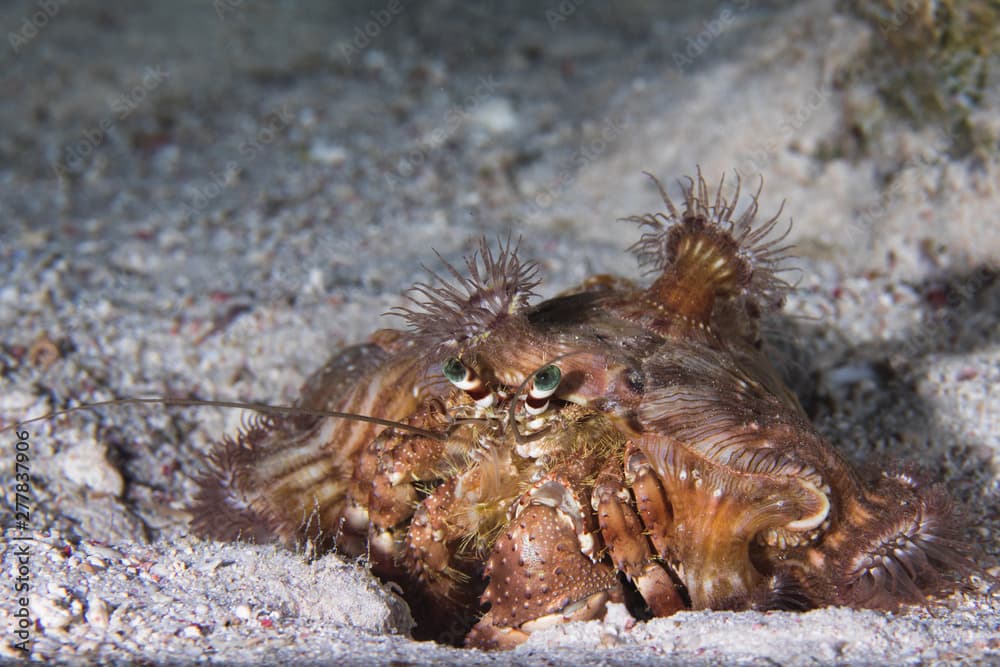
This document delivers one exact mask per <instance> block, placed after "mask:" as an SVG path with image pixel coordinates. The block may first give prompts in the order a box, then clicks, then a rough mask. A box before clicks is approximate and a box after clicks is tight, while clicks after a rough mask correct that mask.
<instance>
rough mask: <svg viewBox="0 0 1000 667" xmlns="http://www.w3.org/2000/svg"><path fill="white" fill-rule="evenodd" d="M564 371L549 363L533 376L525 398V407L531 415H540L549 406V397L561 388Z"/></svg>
mask: <svg viewBox="0 0 1000 667" xmlns="http://www.w3.org/2000/svg"><path fill="white" fill-rule="evenodd" d="M561 380H562V371H560V370H559V367H558V366H555V365H549V366H546V367H545V368H543V369H542V370H540V371H538V372H537V373H535V375H534V377H532V378H531V387H529V388H528V396H527V397H526V398H525V399H524V409H525V410H526V411H527V412H528V414H530V415H540V414H542V413H543V412H545V411H546V410H547V409H548V407H549V397H550V396H552V394H554V393H555V391H556V389H558V388H559V382H560V381H561Z"/></svg>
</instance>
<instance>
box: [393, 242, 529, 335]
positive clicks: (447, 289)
mask: <svg viewBox="0 0 1000 667" xmlns="http://www.w3.org/2000/svg"><path fill="white" fill-rule="evenodd" d="M439 257H440V255H439ZM444 264H445V268H446V269H447V271H448V273H449V274H451V278H450V279H449V278H446V277H443V276H441V275H438V274H437V273H434V272H433V271H430V274H431V275H432V276H433V277H434V282H433V283H417V284H416V285H414V286H413V288H412V289H411V290H410V292H409V294H407V298H408V299H409V300H410V303H411V304H412V305H411V306H408V307H402V308H394V309H393V310H392V311H390V312H392V313H393V314H395V315H399V316H401V317H403V318H404V319H405V320H406V322H407V324H409V326H410V330H411V332H412V335H413V337H414V339H415V340H416V341H417V342H418V343H419V344H420V345H421V346H423V347H426V348H429V349H430V352H431V354H437V353H441V352H444V353H446V354H447V353H448V351H450V350H454V349H455V348H457V347H459V346H461V345H463V344H465V343H467V342H470V341H471V342H475V341H477V340H480V339H484V338H485V337H487V336H489V335H491V334H495V332H496V331H497V328H498V327H499V326H500V325H501V324H502V323H503V322H504V321H505V320H507V319H509V318H511V317H514V316H516V315H517V313H518V311H520V310H521V309H522V308H524V307H525V306H526V305H527V304H528V299H529V298H530V297H531V296H533V295H534V293H533V292H532V290H533V289H534V288H535V287H536V286H537V285H538V280H537V279H536V277H535V275H536V273H537V267H536V266H535V265H534V264H533V263H530V262H522V261H521V259H520V258H519V257H518V256H517V246H514V245H512V244H511V241H510V240H509V239H508V240H507V242H506V243H503V242H500V243H499V244H498V247H497V250H496V251H494V250H493V249H491V248H490V246H489V244H487V242H486V239H482V240H481V241H480V243H479V249H478V251H477V252H474V253H473V254H472V255H471V256H468V257H466V258H465V266H464V267H461V268H459V267H455V266H452V265H451V264H448V263H447V262H445V263H444Z"/></svg>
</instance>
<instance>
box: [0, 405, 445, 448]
mask: <svg viewBox="0 0 1000 667" xmlns="http://www.w3.org/2000/svg"><path fill="white" fill-rule="evenodd" d="M143 403H155V404H159V405H172V406H179V407H197V406H203V405H207V406H212V407H217V408H242V409H244V410H253V411H254V412H260V413H263V414H269V415H293V416H294V415H306V416H311V417H333V418H335V419H353V420H355V421H359V422H367V423H369V424H378V425H379V426H385V427H388V428H393V429H396V430H399V431H408V432H410V433H415V434H417V435H422V436H423V437H425V438H431V439H433V440H447V439H448V434H447V433H442V432H434V431H428V430H427V429H423V428H419V427H417V426H411V425H410V424H403V423H401V422H395V421H392V420H391V419H381V418H379V417H369V416H368V415H358V414H354V413H353V412H339V411H337V410H313V409H310V408H299V407H291V406H283V405H267V404H266V403H240V402H239V401H215V400H202V399H196V398H163V397H159V396H157V397H149V398H146V397H130V398H116V399H112V400H108V401H98V402H96V403H87V404H86V405H76V406H73V407H71V408H64V409H62V410H56V411H54V412H50V413H48V414H46V415H42V416H41V417H32V418H31V419H25V420H22V421H19V422H15V423H13V424H11V425H9V426H4V427H3V428H0V433H4V432H6V431H10V430H13V429H16V428H19V427H21V426H24V425H26V424H32V423H34V422H40V421H46V420H48V419H53V418H55V417H59V416H62V415H66V414H70V413H72V412H79V411H81V410H94V409H97V408H103V407H108V406H111V405H128V404H133V405H134V404H143Z"/></svg>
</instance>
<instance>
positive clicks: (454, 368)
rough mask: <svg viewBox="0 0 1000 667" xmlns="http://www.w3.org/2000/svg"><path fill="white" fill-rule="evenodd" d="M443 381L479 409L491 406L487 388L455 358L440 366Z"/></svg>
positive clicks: (489, 393) (490, 397) (491, 401)
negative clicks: (457, 389) (473, 402)
mask: <svg viewBox="0 0 1000 667" xmlns="http://www.w3.org/2000/svg"><path fill="white" fill-rule="evenodd" d="M441 372H442V373H443V374H444V377H445V379H447V380H448V382H450V383H452V384H453V385H455V386H456V387H458V388H459V389H461V390H462V391H464V392H465V393H466V394H468V395H469V396H470V397H471V398H472V400H474V401H475V402H476V405H478V406H479V407H481V408H488V407H490V406H491V405H493V392H491V391H490V390H489V388H487V386H486V384H485V383H484V382H483V381H482V380H481V379H480V377H479V376H478V375H476V372H475V371H474V370H472V369H471V368H469V367H468V366H466V365H465V364H463V363H462V360H461V359H458V358H457V357H450V358H448V359H447V360H445V362H444V364H443V365H442V366H441Z"/></svg>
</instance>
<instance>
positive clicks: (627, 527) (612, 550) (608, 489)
mask: <svg viewBox="0 0 1000 667" xmlns="http://www.w3.org/2000/svg"><path fill="white" fill-rule="evenodd" d="M626 456H627V454H626ZM630 501H631V496H630V495H629V492H628V491H627V490H626V489H625V485H624V476H623V474H622V466H621V462H620V461H619V460H618V458H617V457H615V458H612V459H610V460H609V461H608V463H607V465H605V467H604V469H603V470H602V471H601V472H600V474H599V475H598V476H597V484H596V485H595V486H594V492H593V495H592V496H591V504H592V506H593V508H594V511H595V512H596V513H597V521H598V525H599V526H600V529H601V536H602V537H603V538H604V543H605V545H606V546H607V548H608V553H609V555H610V556H611V561H612V562H613V563H614V565H615V568H616V569H617V570H620V571H621V572H624V573H625V575H626V576H627V577H628V578H629V579H631V580H632V581H633V583H635V586H636V588H637V589H638V590H639V592H640V593H641V594H642V597H643V599H645V600H646V604H648V605H649V608H650V610H651V611H652V612H653V614H654V615H655V616H669V615H671V614H673V613H675V612H677V611H679V610H681V609H683V608H684V601H683V600H682V599H681V596H680V594H679V593H678V592H677V587H676V585H675V584H674V581H673V579H671V577H670V574H669V573H668V572H667V571H666V570H665V569H664V568H663V566H662V565H661V564H660V563H658V562H657V561H656V560H655V559H654V557H653V553H652V551H651V550H650V548H649V541H648V539H647V537H646V535H645V531H644V527H643V524H642V521H641V519H640V518H639V516H638V515H637V514H636V513H635V510H633V509H632V506H631V502H630ZM655 520H656V519H655V518H654V521H655ZM654 527H655V526H654Z"/></svg>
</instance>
